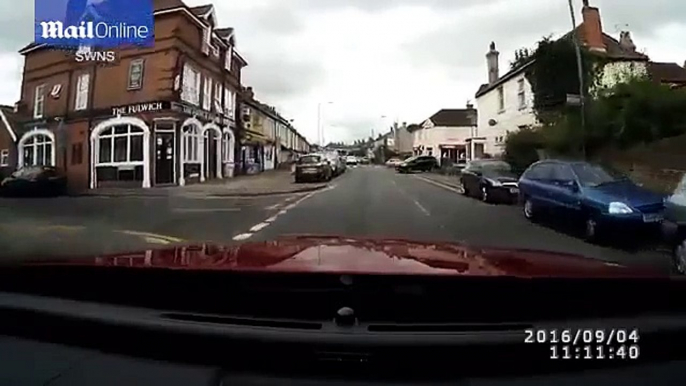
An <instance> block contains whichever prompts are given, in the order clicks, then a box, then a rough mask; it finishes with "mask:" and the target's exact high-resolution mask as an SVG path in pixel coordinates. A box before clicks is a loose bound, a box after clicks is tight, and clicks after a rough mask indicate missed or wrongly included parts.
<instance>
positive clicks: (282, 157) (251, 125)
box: [241, 87, 310, 174]
mask: <svg viewBox="0 0 686 386" xmlns="http://www.w3.org/2000/svg"><path fill="white" fill-rule="evenodd" d="M241 106H242V112H243V115H242V118H243V127H244V129H245V137H244V138H245V139H244V140H243V141H242V143H241V145H242V146H241V159H244V160H246V162H245V165H246V172H247V173H249V174H254V173H259V172H263V171H265V170H272V169H277V168H279V167H283V166H289V165H287V164H289V163H290V162H291V161H293V160H294V159H295V158H296V157H297V156H298V155H299V154H304V153H307V152H309V151H310V144H309V142H308V141H307V139H306V138H305V137H304V136H303V135H301V134H300V133H299V132H298V131H297V130H296V129H295V128H294V127H293V125H292V124H291V122H290V121H289V120H287V119H286V118H284V117H283V116H281V114H279V112H277V111H276V109H275V108H274V107H273V106H269V105H267V104H265V103H262V102H260V101H259V100H257V99H256V98H255V94H254V92H253V89H252V87H247V88H246V89H245V90H244V92H243V93H242V99H241Z"/></svg>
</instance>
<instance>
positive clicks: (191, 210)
mask: <svg viewBox="0 0 686 386" xmlns="http://www.w3.org/2000/svg"><path fill="white" fill-rule="evenodd" d="M240 211H241V208H173V209H172V212H181V213H205V212H240Z"/></svg>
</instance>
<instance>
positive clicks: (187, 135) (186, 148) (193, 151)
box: [181, 125, 203, 164]
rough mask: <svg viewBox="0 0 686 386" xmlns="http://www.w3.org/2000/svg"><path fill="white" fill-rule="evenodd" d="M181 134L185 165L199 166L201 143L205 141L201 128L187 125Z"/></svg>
mask: <svg viewBox="0 0 686 386" xmlns="http://www.w3.org/2000/svg"><path fill="white" fill-rule="evenodd" d="M181 134H182V135H181V138H182V139H183V163H188V164H199V163H200V143H201V142H200V141H203V136H202V134H200V128H199V127H197V126H195V125H187V126H184V127H183V128H182V129H181Z"/></svg>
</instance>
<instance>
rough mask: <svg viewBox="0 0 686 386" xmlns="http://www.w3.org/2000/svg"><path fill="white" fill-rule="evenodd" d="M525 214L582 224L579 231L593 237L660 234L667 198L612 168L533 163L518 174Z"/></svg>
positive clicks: (590, 164)
mask: <svg viewBox="0 0 686 386" xmlns="http://www.w3.org/2000/svg"><path fill="white" fill-rule="evenodd" d="M519 193H520V200H521V201H522V202H523V204H524V205H523V207H524V216H525V217H526V218H528V219H530V220H538V219H542V218H544V217H545V216H550V217H549V219H551V220H562V221H565V222H569V221H574V222H578V224H579V225H583V227H582V230H583V236H584V238H585V239H586V240H587V241H590V242H595V241H598V240H600V239H603V238H604V236H609V235H611V234H612V233H613V232H615V233H617V234H621V235H622V236H623V237H626V235H627V234H629V233H630V232H634V233H636V234H637V235H638V234H639V233H640V234H643V233H650V232H654V233H659V232H660V230H661V222H662V220H663V217H664V209H665V197H664V196H663V195H660V194H658V193H655V192H652V191H650V190H648V189H645V188H643V187H641V186H639V185H637V184H635V183H634V182H633V181H631V180H630V179H629V178H628V177H627V176H626V175H625V174H623V173H621V172H618V171H616V170H614V169H613V168H611V167H608V166H604V165H600V164H595V163H589V162H582V161H564V160H545V161H539V162H536V163H534V164H532V165H531V166H530V167H529V168H528V169H526V171H525V172H524V173H523V174H522V177H521V178H520V179H519Z"/></svg>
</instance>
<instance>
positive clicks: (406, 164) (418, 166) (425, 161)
mask: <svg viewBox="0 0 686 386" xmlns="http://www.w3.org/2000/svg"><path fill="white" fill-rule="evenodd" d="M436 168H438V160H437V159H436V157H432V156H430V155H420V156H415V157H410V158H408V159H406V160H405V161H403V162H402V163H401V164H400V165H398V166H397V167H396V170H397V171H398V172H399V173H412V172H429V171H431V170H433V169H436Z"/></svg>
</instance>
